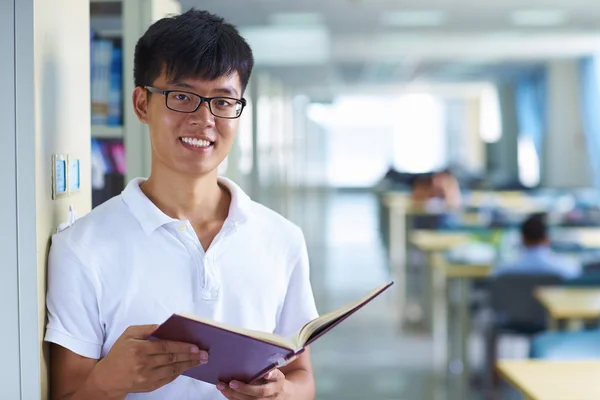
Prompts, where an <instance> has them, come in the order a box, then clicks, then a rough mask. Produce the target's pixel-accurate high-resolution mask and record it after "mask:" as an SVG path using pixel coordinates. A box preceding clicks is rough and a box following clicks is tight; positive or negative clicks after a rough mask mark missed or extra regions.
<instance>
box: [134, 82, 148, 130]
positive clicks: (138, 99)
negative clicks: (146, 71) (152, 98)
mask: <svg viewBox="0 0 600 400" xmlns="http://www.w3.org/2000/svg"><path fill="white" fill-rule="evenodd" d="M132 101H133V110H134V111H135V115H137V117H138V119H139V120H140V122H142V123H144V124H147V123H148V91H147V90H146V89H145V88H143V87H140V86H138V87H136V88H135V89H134V90H133V96H132Z"/></svg>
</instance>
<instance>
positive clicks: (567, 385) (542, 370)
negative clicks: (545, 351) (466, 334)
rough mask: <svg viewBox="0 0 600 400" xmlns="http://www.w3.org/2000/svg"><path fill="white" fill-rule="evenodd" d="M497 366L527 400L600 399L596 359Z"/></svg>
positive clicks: (599, 374)
mask: <svg viewBox="0 0 600 400" xmlns="http://www.w3.org/2000/svg"><path fill="white" fill-rule="evenodd" d="M497 367H498V370H499V372H500V375H502V377H503V378H504V379H506V380H507V381H508V382H509V383H510V384H511V385H513V386H514V387H515V388H516V389H518V390H519V391H520V392H521V393H522V394H523V395H524V396H525V398H526V399H527V400H598V399H600V384H599V381H600V360H596V361H541V360H511V361H499V362H498V363H497Z"/></svg>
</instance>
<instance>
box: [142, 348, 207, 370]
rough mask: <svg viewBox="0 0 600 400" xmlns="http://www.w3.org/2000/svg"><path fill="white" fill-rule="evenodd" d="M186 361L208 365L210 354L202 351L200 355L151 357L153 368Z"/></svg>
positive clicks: (184, 354)
mask: <svg viewBox="0 0 600 400" xmlns="http://www.w3.org/2000/svg"><path fill="white" fill-rule="evenodd" d="M184 361H199V363H200V364H206V363H207V362H208V353H207V352H205V351H201V352H199V353H183V354H182V353H169V354H158V355H153V356H150V366H151V367H153V368H157V367H162V366H165V365H170V364H176V363H179V362H184Z"/></svg>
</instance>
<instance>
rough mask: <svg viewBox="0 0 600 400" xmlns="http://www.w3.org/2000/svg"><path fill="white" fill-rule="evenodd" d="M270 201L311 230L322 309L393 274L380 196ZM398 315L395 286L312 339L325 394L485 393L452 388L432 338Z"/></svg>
mask: <svg viewBox="0 0 600 400" xmlns="http://www.w3.org/2000/svg"><path fill="white" fill-rule="evenodd" d="M269 199H270V203H271V204H267V205H269V206H271V207H273V208H274V209H278V211H280V212H282V213H283V214H284V215H286V216H287V217H288V218H289V219H291V220H292V221H294V222H295V223H297V224H299V225H300V226H301V227H302V228H303V230H304V232H305V236H306V239H307V244H308V248H309V255H310V260H311V274H312V276H311V279H312V283H313V290H314V293H315V298H316V301H317V305H318V308H319V311H320V312H327V311H330V310H332V309H334V308H336V307H339V306H341V305H343V304H345V303H346V302H348V301H351V300H354V299H355V298H357V297H359V296H361V295H363V294H365V293H366V292H368V291H370V290H371V289H373V288H374V287H375V286H377V285H379V284H382V283H386V282H388V281H389V280H390V279H391V274H390V268H389V266H388V264H387V261H386V254H385V250H384V248H383V246H382V244H381V241H380V238H379V233H378V212H377V201H376V198H375V196H374V195H372V194H369V193H356V192H354V193H352V192H351V193H344V192H341V193H340V192H330V193H328V194H324V193H304V194H302V195H294V196H291V197H289V196H288V197H287V199H279V200H274V199H275V197H272V196H269ZM263 203H269V201H263ZM397 315H398V310H397V308H396V307H395V301H394V292H393V291H391V292H390V293H387V294H385V295H384V296H382V297H381V298H379V299H377V300H376V301H375V302H373V303H371V304H370V305H368V306H367V307H366V308H365V309H363V310H361V311H360V312H359V313H357V314H355V315H354V316H352V317H351V318H350V319H348V320H347V321H345V322H344V323H343V324H341V325H340V326H338V327H337V328H336V329H334V330H333V331H332V332H331V333H330V334H328V335H326V336H324V337H323V338H321V339H320V340H319V341H318V342H317V343H315V344H314V345H313V347H312V359H313V363H314V368H315V375H316V379H317V390H318V395H317V399H318V400H342V399H343V400H365V399H373V400H466V399H468V400H480V399H483V397H482V396H481V394H479V393H478V391H477V390H472V391H471V392H470V393H468V394H467V395H466V397H465V395H460V396H458V397H456V395H451V394H449V391H448V387H449V386H448V385H447V384H446V383H445V382H444V381H440V379H438V378H436V374H435V373H434V372H433V366H432V340H431V338H430V337H429V336H427V335H417V334H414V335H408V334H406V333H400V332H399V329H398V326H399V323H398V320H397ZM461 397H462V398H461ZM518 398H519V397H518V396H515V395H514V393H507V394H504V395H503V396H502V399H503V400H504V399H511V400H512V399H518Z"/></svg>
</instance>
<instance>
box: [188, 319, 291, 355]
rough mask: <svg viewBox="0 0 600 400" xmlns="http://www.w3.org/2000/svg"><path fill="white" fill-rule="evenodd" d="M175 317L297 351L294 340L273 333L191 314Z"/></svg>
mask: <svg viewBox="0 0 600 400" xmlns="http://www.w3.org/2000/svg"><path fill="white" fill-rule="evenodd" d="M177 315H179V316H181V317H184V318H187V319H191V320H193V321H197V322H200V323H203V324H206V325H210V326H214V327H216V328H220V329H223V330H226V331H229V332H234V333H239V334H240V335H244V336H248V337H251V338H254V339H258V340H262V341H264V342H267V343H270V344H273V345H275V346H280V347H283V348H286V349H289V350H293V351H295V350H297V345H296V341H295V340H292V339H289V338H285V337H283V336H279V335H276V334H274V333H269V332H261V331H254V330H251V329H244V328H240V327H237V326H233V325H229V324H225V323H221V322H216V321H212V320H208V319H204V318H200V317H197V316H195V315H192V314H177Z"/></svg>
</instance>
